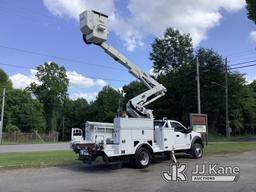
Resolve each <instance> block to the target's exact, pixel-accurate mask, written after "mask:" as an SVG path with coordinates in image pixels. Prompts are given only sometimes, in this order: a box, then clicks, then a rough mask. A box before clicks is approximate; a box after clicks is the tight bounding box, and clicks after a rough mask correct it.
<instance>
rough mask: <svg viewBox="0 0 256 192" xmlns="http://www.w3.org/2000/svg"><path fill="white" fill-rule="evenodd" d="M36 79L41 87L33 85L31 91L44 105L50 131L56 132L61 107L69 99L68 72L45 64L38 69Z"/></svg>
mask: <svg viewBox="0 0 256 192" xmlns="http://www.w3.org/2000/svg"><path fill="white" fill-rule="evenodd" d="M36 77H37V79H38V80H39V82H40V85H38V84H36V83H32V84H31V85H30V88H29V89H30V90H31V91H32V92H33V93H34V95H35V96H36V97H37V98H38V100H39V101H40V102H41V103H43V104H44V112H45V117H46V120H47V125H48V129H49V131H56V130H57V123H58V119H59V116H60V110H61V106H62V104H63V102H64V100H65V98H66V97H67V89H68V83H69V81H68V78H67V74H66V70H65V68H64V67H60V66H58V65H57V64H56V63H54V62H51V63H45V64H43V65H40V66H38V67H37V73H36Z"/></svg>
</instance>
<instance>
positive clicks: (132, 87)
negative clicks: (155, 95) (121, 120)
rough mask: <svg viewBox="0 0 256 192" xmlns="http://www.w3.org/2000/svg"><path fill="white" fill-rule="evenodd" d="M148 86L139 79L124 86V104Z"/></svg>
mask: <svg viewBox="0 0 256 192" xmlns="http://www.w3.org/2000/svg"><path fill="white" fill-rule="evenodd" d="M146 90H147V88H146V87H145V85H144V84H143V83H141V82H139V81H133V82H131V83H129V84H128V85H124V86H123V93H124V97H125V99H124V102H123V103H124V104H126V103H127V102H128V101H129V100H130V99H132V98H133V97H135V96H137V95H139V94H141V93H142V92H144V91H146Z"/></svg>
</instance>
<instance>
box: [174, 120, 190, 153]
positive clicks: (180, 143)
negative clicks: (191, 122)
mask: <svg viewBox="0 0 256 192" xmlns="http://www.w3.org/2000/svg"><path fill="white" fill-rule="evenodd" d="M171 126H172V127H173V128H174V134H175V135H174V137H175V143H174V146H175V149H176V150H183V149H189V148H190V143H191V133H186V128H185V127H184V126H183V125H182V124H180V123H178V122H171Z"/></svg>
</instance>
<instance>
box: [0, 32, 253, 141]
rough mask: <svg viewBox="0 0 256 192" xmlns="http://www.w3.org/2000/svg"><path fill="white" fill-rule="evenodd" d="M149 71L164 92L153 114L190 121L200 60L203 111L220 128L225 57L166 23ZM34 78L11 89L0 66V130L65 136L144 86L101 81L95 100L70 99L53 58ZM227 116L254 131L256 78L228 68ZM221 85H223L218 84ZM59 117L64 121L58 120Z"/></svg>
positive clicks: (235, 129) (242, 130) (235, 125)
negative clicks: (0, 104) (1, 103)
mask: <svg viewBox="0 0 256 192" xmlns="http://www.w3.org/2000/svg"><path fill="white" fill-rule="evenodd" d="M149 58H150V60H151V61H152V63H153V66H152V67H153V73H152V76H153V77H154V78H155V79H157V81H159V82H160V83H162V84H163V85H164V86H165V87H166V88H167V93H166V95H165V96H164V97H162V98H161V99H159V100H157V101H155V102H154V103H152V104H151V105H150V106H148V108H151V109H153V110H154V115H155V117H156V118H157V119H159V118H163V117H168V118H170V119H175V120H178V121H181V122H182V123H183V124H185V125H189V114H190V113H197V86H196V60H197V59H198V61H199V67H200V81H201V106H202V113H205V114H207V115H208V120H209V131H210V132H213V133H221V134H224V133H225V90H224V88H223V86H224V83H225V59H224V58H223V56H221V55H220V54H218V53H217V52H216V51H214V50H212V49H206V48H197V49H195V48H194V47H193V45H192V38H191V37H190V35H189V34H181V33H180V32H179V31H178V30H174V29H172V28H168V29H167V30H166V32H165V33H164V35H163V37H161V38H156V39H155V40H154V42H153V43H152V51H151V53H150V56H149ZM36 78H37V79H38V82H39V83H37V84H36V83H32V84H31V85H30V86H28V87H27V88H26V89H24V90H20V89H14V88H13V87H12V83H11V81H10V80H9V78H8V76H7V75H6V73H5V72H4V71H3V70H0V90H2V88H3V87H5V88H6V89H7V94H6V110H5V117H4V131H22V132H31V131H33V130H37V131H39V132H52V131H59V132H62V130H63V128H62V126H64V127H65V129H64V131H65V139H69V138H70V129H71V128H72V127H80V128H83V127H84V124H85V122H86V121H87V120H89V121H101V122H113V118H114V117H115V116H116V115H117V113H119V112H120V111H124V110H125V106H126V103H127V102H128V100H129V99H131V98H132V97H134V96H136V95H138V94H140V93H141V92H143V91H145V90H146V87H145V86H144V85H143V84H142V83H140V82H139V81H133V82H131V83H129V84H127V85H124V86H123V88H122V91H119V90H116V89H114V88H112V87H110V86H105V87H103V89H102V90H101V91H100V92H99V93H98V95H97V97H96V98H95V100H94V101H91V102H88V101H87V100H86V99H84V98H78V99H76V100H72V99H70V98H69V96H68V85H69V80H68V78H67V74H66V70H65V68H64V67H63V66H60V65H58V64H56V63H54V62H51V63H44V64H42V65H39V66H38V67H37V73H36ZM228 82H229V84H228V86H229V92H228V96H229V112H230V115H229V119H230V127H231V128H232V134H233V135H238V134H255V133H256V81H253V82H251V83H249V82H247V81H246V79H245V77H244V74H241V73H239V72H237V71H233V70H230V69H229V70H228ZM221 85H222V86H221ZM63 123H64V125H63Z"/></svg>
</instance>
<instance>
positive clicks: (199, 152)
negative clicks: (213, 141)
mask: <svg viewBox="0 0 256 192" xmlns="http://www.w3.org/2000/svg"><path fill="white" fill-rule="evenodd" d="M191 155H192V156H193V158H195V159H200V158H202V156H203V147H202V145H201V144H199V143H195V144H193V145H192V147H191Z"/></svg>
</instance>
